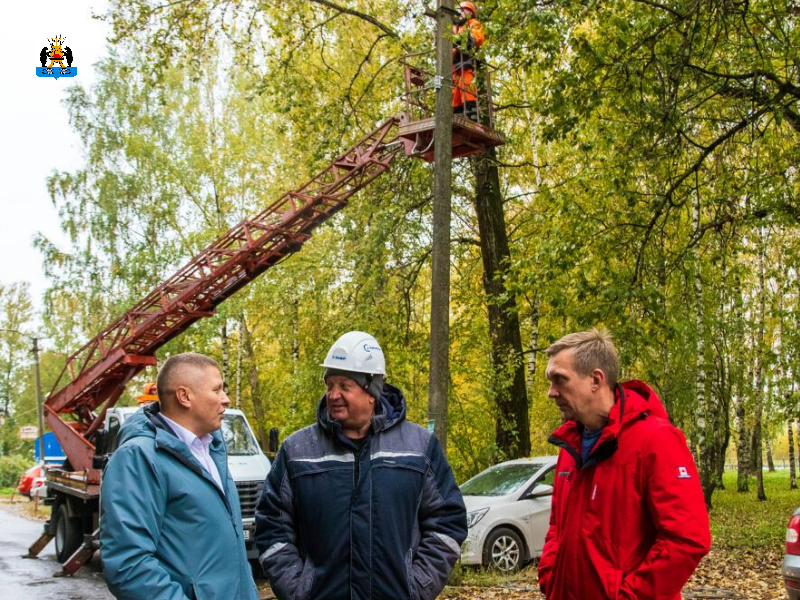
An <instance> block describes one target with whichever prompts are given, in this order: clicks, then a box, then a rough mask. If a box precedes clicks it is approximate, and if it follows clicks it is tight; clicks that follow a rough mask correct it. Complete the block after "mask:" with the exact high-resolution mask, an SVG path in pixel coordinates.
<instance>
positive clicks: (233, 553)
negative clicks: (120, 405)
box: [100, 403, 258, 600]
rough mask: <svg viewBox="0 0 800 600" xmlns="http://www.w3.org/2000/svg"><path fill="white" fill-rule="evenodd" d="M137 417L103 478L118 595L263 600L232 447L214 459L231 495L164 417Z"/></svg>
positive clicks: (103, 522)
mask: <svg viewBox="0 0 800 600" xmlns="http://www.w3.org/2000/svg"><path fill="white" fill-rule="evenodd" d="M158 411H159V405H158V403H154V404H151V405H149V406H147V407H145V408H144V410H140V411H139V412H137V413H136V414H134V415H133V416H132V417H130V418H129V419H128V420H127V421H126V422H125V423H124V424H123V426H122V429H121V430H120V445H119V448H118V449H117V450H116V452H114V454H113V455H112V456H111V459H110V460H109V462H108V465H107V466H106V469H105V472H104V473H103V480H102V487H101V492H100V504H101V513H100V514H101V518H100V549H101V552H102V557H103V572H104V575H105V579H106V582H107V583H108V587H109V589H110V590H111V593H113V594H114V596H116V597H117V598H120V599H125V600H139V599H141V600H153V599H156V598H157V599H158V600H185V599H186V598H190V599H194V598H197V599H199V600H211V599H216V600H258V593H257V591H256V587H255V584H254V583H253V576H252V571H251V568H250V565H249V563H248V562H247V556H246V553H245V548H244V537H243V533H242V516H241V512H240V511H241V509H240V506H239V495H238V493H237V492H236V485H235V484H234V482H233V479H232V478H231V475H230V473H229V471H228V462H227V451H226V449H225V442H224V441H223V439H222V435H221V434H220V432H219V431H215V432H214V433H213V434H212V435H213V438H214V439H213V441H212V442H211V447H210V451H211V457H212V459H213V460H214V463H215V464H216V465H217V469H218V470H219V474H220V478H221V479H222V481H223V482H224V485H225V494H223V493H222V490H220V489H219V487H217V485H216V484H215V483H214V480H213V479H212V478H211V475H209V474H208V472H207V471H206V470H205V469H203V468H202V467H201V466H200V463H199V462H198V461H197V459H196V458H194V456H193V455H192V453H191V451H190V450H189V448H188V446H186V444H185V443H183V442H182V441H181V440H180V439H179V438H178V437H177V436H176V435H175V434H174V433H173V432H172V430H171V429H169V428H168V426H167V425H166V423H165V422H164V421H163V420H162V419H161V418H160V417H159V416H158Z"/></svg>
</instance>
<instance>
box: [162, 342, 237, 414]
mask: <svg viewBox="0 0 800 600" xmlns="http://www.w3.org/2000/svg"><path fill="white" fill-rule="evenodd" d="M186 367H190V368H192V367H193V368H196V369H208V368H210V367H214V368H215V369H217V370H218V371H220V372H222V369H220V368H219V364H218V363H217V361H215V360H214V359H213V358H211V357H209V356H206V355H205V354H200V353H199V352H184V353H183V354H176V355H175V356H170V357H169V358H168V359H167V362H165V363H164V364H163V365H161V368H160V369H159V370H158V380H157V381H156V387H157V388H158V399H159V401H161V403H162V406H163V403H164V400H167V399H169V398H171V397H172V396H173V395H174V394H175V388H176V387H177V385H176V380H177V379H178V375H179V374H180V372H181V371H183V370H184V369H185V368H186Z"/></svg>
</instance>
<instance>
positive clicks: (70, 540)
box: [56, 504, 83, 563]
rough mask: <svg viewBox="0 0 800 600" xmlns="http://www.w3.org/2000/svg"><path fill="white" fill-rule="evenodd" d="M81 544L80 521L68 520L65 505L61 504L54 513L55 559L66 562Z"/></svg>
mask: <svg viewBox="0 0 800 600" xmlns="http://www.w3.org/2000/svg"><path fill="white" fill-rule="evenodd" d="M82 543H83V529H82V528H81V520H80V519H75V518H70V516H69V511H68V510H67V507H66V505H64V504H62V505H61V506H59V507H58V512H57V513H56V558H57V559H58V562H60V563H65V562H67V560H69V557H70V556H72V555H73V554H75V550H77V549H78V548H79V547H80V545H81V544H82Z"/></svg>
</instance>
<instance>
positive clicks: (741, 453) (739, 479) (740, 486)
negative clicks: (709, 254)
mask: <svg viewBox="0 0 800 600" xmlns="http://www.w3.org/2000/svg"><path fill="white" fill-rule="evenodd" d="M733 306H734V309H733V312H734V328H735V329H734V330H735V332H736V334H735V336H734V344H733V346H732V348H733V349H734V352H735V355H736V358H735V360H734V363H735V365H736V366H735V368H734V372H735V373H736V375H735V377H736V379H735V382H734V383H733V386H734V389H735V390H736V395H735V396H734V398H735V399H734V403H735V405H736V429H737V432H738V437H739V439H738V441H737V444H736V489H737V490H738V491H739V492H747V491H749V490H750V487H749V485H748V482H747V477H748V476H749V474H750V452H749V449H750V436H749V435H748V432H747V420H746V418H745V416H746V412H745V397H744V393H743V392H744V388H745V386H744V382H743V381H742V373H743V372H744V360H743V359H742V350H743V349H742V345H743V343H744V336H743V335H742V329H743V326H744V324H743V319H744V314H743V313H744V311H743V310H742V281H741V278H740V277H739V274H738V272H737V273H736V274H735V275H734V283H733Z"/></svg>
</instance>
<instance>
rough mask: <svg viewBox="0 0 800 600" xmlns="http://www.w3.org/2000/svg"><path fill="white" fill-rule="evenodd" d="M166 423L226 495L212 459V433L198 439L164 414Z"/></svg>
mask: <svg viewBox="0 0 800 600" xmlns="http://www.w3.org/2000/svg"><path fill="white" fill-rule="evenodd" d="M159 416H160V417H161V418H162V419H164V421H166V423H167V424H168V425H169V426H170V427H171V428H172V431H174V432H175V435H177V436H178V438H180V440H181V441H182V442H183V443H184V444H186V445H187V446H189V450H191V451H192V456H194V457H195V458H196V459H197V462H199V463H200V464H201V465H202V466H203V467H204V468H205V470H206V471H208V474H209V475H211V477H212V478H213V479H214V481H215V482H216V483H217V487H218V488H219V489H220V490H222V493H223V494H224V493H225V488H224V487H222V478H221V477H220V476H219V469H217V465H216V464H215V463H214V460H213V459H212V458H211V451H210V450H209V448H210V447H211V441H212V440H213V439H214V438H213V437H212V436H211V434H210V433H207V434H205V435H204V436H203V437H197V436H196V435H195V434H194V433H192V432H191V431H189V430H188V429H186V428H185V427H182V426H180V425H178V424H177V423H176V422H175V421H173V420H172V419H170V418H168V417H167V416H166V415H165V414H164V413H163V412H162V413H160V415H159Z"/></svg>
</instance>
